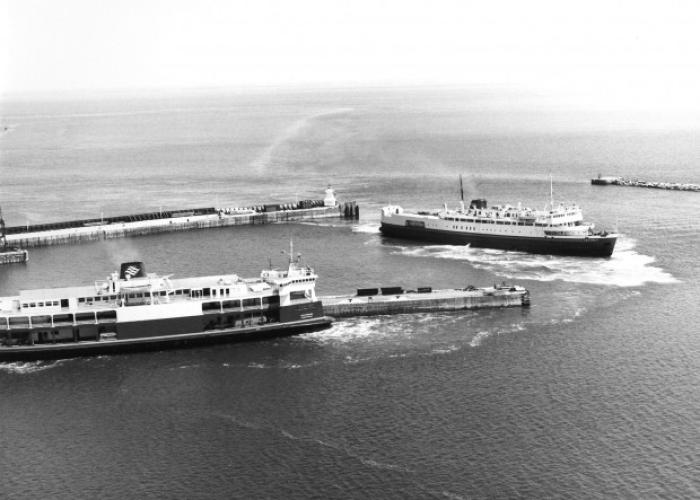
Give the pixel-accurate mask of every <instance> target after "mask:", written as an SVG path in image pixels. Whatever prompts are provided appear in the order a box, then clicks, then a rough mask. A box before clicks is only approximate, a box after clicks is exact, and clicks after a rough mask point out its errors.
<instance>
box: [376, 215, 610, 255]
mask: <svg viewBox="0 0 700 500" xmlns="http://www.w3.org/2000/svg"><path fill="white" fill-rule="evenodd" d="M380 229H381V232H382V234H384V235H385V236H391V237H395V238H406V239H411V240H419V241H429V242H433V243H442V244H447V245H470V246H472V247H478V248H496V249H500V250H512V251H519V252H528V253H536V254H547V255H571V256H579V257H610V255H612V253H613V250H614V249H615V243H616V241H617V237H616V236H589V237H585V238H572V237H556V236H555V237H549V236H546V237H541V238H535V237H522V236H500V235H492V234H470V233H456V232H451V231H441V230H436V229H427V228H422V227H410V226H398V225H395V224H388V223H386V222H382V225H381V228H380Z"/></svg>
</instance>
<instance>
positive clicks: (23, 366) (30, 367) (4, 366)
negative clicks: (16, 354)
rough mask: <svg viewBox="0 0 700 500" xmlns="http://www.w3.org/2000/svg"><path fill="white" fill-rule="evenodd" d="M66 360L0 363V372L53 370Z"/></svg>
mask: <svg viewBox="0 0 700 500" xmlns="http://www.w3.org/2000/svg"><path fill="white" fill-rule="evenodd" d="M65 361H66V360H65V359H61V360H57V361H49V362H46V361H27V362H15V363H0V371H4V372H7V373H17V374H21V375H23V374H26V373H35V372H41V371H44V370H48V369H50V368H55V367H57V366H59V365H60V364H62V363H64V362H65Z"/></svg>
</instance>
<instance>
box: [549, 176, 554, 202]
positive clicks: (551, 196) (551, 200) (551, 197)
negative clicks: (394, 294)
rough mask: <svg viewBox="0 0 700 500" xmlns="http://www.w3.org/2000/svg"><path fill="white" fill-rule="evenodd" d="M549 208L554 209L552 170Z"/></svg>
mask: <svg viewBox="0 0 700 500" xmlns="http://www.w3.org/2000/svg"><path fill="white" fill-rule="evenodd" d="M549 210H550V211H551V210H554V181H553V180H552V172H550V173H549Z"/></svg>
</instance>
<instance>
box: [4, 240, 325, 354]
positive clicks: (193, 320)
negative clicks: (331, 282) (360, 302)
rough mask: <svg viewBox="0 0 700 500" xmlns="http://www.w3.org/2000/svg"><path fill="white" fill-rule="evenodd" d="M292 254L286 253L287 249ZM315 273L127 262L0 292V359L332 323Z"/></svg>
mask: <svg viewBox="0 0 700 500" xmlns="http://www.w3.org/2000/svg"><path fill="white" fill-rule="evenodd" d="M290 255H291V254H290ZM316 279H317V275H316V274H315V272H314V271H313V269H311V268H310V267H307V266H304V265H301V264H300V263H299V259H298V258H297V259H294V258H292V257H290V260H289V266H288V268H287V269H286V270H276V269H266V270H263V271H262V272H261V274H260V277H258V278H250V279H244V278H241V277H239V276H238V275H236V274H223V275H215V276H204V277H196V278H184V279H174V278H172V277H171V276H158V275H157V274H154V273H146V271H145V268H144V265H143V263H141V262H127V263H124V264H122V265H121V269H120V272H119V273H117V272H114V273H112V274H111V275H110V276H108V277H107V278H106V279H105V280H99V281H96V282H95V285H94V286H82V287H71V288H51V289H42V290H27V291H22V292H20V294H19V295H18V296H14V297H1V298H0V361H16V360H36V359H55V358H67V357H74V356H81V355H95V354H107V353H119V352H127V351H140V350H152V349H162V348H167V347H179V346H183V345H192V344H206V343H214V342H229V341H236V340H252V339H261V338H266V337H272V336H283V335H293V334H296V333H301V332H306V331H312V330H318V329H322V328H326V327H328V326H329V325H330V323H331V321H332V319H331V318H330V317H328V316H325V315H324V312H323V306H322V304H321V301H320V300H319V299H318V298H317V297H316V292H315V284H316Z"/></svg>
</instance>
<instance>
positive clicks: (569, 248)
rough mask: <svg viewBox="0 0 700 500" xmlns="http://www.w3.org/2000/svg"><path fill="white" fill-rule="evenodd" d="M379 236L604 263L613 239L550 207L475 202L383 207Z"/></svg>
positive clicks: (572, 212)
mask: <svg viewBox="0 0 700 500" xmlns="http://www.w3.org/2000/svg"><path fill="white" fill-rule="evenodd" d="M380 229H381V232H382V234H384V235H386V236H393V237H399V238H408V239H416V240H423V241H431V242H436V243H446V244H454V245H470V246H472V247H484V248H497V249H502V250H514V251H522V252H530V253H538V254H555V255H574V256H586V257H588V256H590V257H609V256H610V255H612V252H613V250H614V248H615V243H616V241H617V235H616V234H611V233H607V232H596V231H594V225H593V224H588V223H584V222H583V214H582V212H581V209H580V208H579V207H578V206H576V205H574V204H571V205H563V204H560V205H555V204H554V202H553V200H552V201H550V204H549V207H547V208H545V209H544V210H534V209H531V208H523V207H522V206H521V205H520V204H518V206H516V207H513V206H510V205H498V206H492V207H489V206H488V204H487V203H486V200H485V199H475V200H472V201H471V203H470V204H469V207H468V208H466V207H465V205H464V201H462V202H461V203H460V207H459V208H458V209H457V210H450V209H448V208H447V205H446V204H445V206H444V208H443V209H442V210H439V211H436V212H423V211H421V212H408V211H405V210H404V209H403V208H401V207H400V206H396V205H390V206H387V207H384V208H383V209H382V213H381V228H380Z"/></svg>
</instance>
